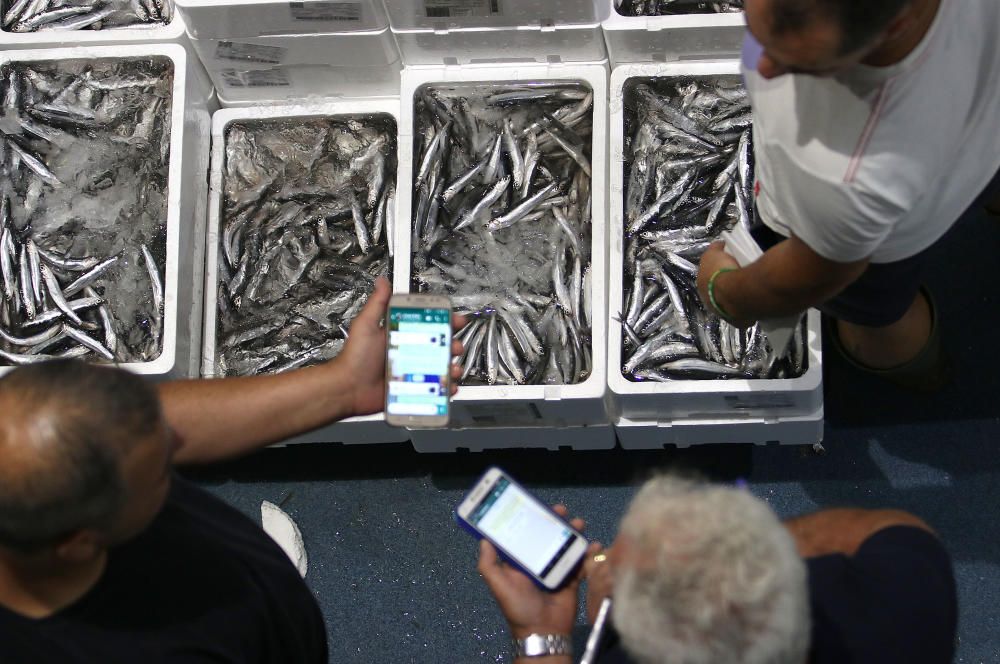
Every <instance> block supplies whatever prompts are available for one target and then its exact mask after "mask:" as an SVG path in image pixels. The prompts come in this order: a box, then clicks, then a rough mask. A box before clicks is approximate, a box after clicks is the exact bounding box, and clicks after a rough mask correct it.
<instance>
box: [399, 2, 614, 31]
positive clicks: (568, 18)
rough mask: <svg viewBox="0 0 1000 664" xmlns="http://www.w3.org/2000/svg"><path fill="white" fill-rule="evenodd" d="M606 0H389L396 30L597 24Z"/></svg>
mask: <svg viewBox="0 0 1000 664" xmlns="http://www.w3.org/2000/svg"><path fill="white" fill-rule="evenodd" d="M603 4H604V0H561V1H560V2H552V1H551V0H390V1H389V2H386V9H387V10H388V12H389V22H390V24H391V25H392V27H393V28H394V29H397V30H423V31H433V30H437V31H447V30H456V29H477V30H484V29H500V28H504V29H516V28H522V27H525V26H535V27H539V26H580V25H595V24H597V23H599V22H600V20H601V18H602V17H601V12H602V10H603V7H602V6H603Z"/></svg>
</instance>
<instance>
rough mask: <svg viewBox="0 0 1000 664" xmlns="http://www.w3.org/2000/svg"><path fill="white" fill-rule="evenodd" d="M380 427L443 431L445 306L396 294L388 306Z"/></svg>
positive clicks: (432, 298) (447, 360) (447, 364)
mask: <svg viewBox="0 0 1000 664" xmlns="http://www.w3.org/2000/svg"><path fill="white" fill-rule="evenodd" d="M386 320H387V324H386V334H387V335H388V343H387V344H386V353H387V356H386V363H385V367H386V377H385V383H386V400H385V421H386V423H388V424H390V425H393V426H402V427H410V428H432V427H444V426H447V425H448V420H449V418H450V406H451V378H450V372H451V301H450V300H449V299H448V298H447V297H445V296H442V295H421V294H410V293H400V294H395V295H393V296H392V298H391V299H390V300H389V311H388V315H387V318H386Z"/></svg>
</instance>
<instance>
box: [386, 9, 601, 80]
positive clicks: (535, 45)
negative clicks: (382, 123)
mask: <svg viewBox="0 0 1000 664" xmlns="http://www.w3.org/2000/svg"><path fill="white" fill-rule="evenodd" d="M557 4H560V3H552V5H553V6H555V5H557ZM392 33H393V35H394V36H395V38H396V43H397V44H399V52H400V55H401V57H402V60H403V64H404V65H406V66H418V67H423V66H442V65H444V66H455V65H462V66H468V65H477V66H478V65H488V64H498V63H547V62H549V63H560V62H562V63H585V62H586V63H590V62H602V61H604V60H606V59H607V57H608V56H607V48H606V47H605V45H604V35H603V34H602V33H601V24H600V23H598V22H594V23H591V24H589V25H544V26H539V25H524V26H520V27H515V28H422V27H418V28H413V27H395V26H393V28H392Z"/></svg>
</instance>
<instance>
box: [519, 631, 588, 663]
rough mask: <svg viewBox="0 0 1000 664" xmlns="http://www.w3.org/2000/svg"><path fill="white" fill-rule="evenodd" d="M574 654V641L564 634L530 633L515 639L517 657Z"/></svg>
mask: <svg viewBox="0 0 1000 664" xmlns="http://www.w3.org/2000/svg"><path fill="white" fill-rule="evenodd" d="M572 654H573V642H572V641H570V638H569V637H568V636H563V635H562V634H529V635H528V636H526V637H525V638H523V639H514V658H515V659H517V658H519V657H547V656H549V655H572Z"/></svg>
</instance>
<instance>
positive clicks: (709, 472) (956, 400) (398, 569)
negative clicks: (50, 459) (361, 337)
mask: <svg viewBox="0 0 1000 664" xmlns="http://www.w3.org/2000/svg"><path fill="white" fill-rule="evenodd" d="M998 257H1000V219H996V218H990V217H988V216H987V215H985V214H984V213H982V212H981V211H980V210H979V209H978V208H975V209H974V210H973V211H971V212H970V213H969V214H967V215H966V216H965V217H964V218H963V219H962V221H961V222H959V224H958V225H957V227H956V229H955V230H954V231H953V232H952V233H951V234H950V235H949V236H948V237H947V238H946V239H945V240H944V242H942V243H941V244H940V245H939V247H937V248H936V249H935V250H934V258H933V265H932V266H931V268H930V269H929V273H928V275H927V283H928V284H929V285H930V287H931V290H932V291H933V292H934V294H935V296H936V298H937V301H938V306H939V309H940V313H941V320H942V331H943V335H944V340H945V344H946V346H947V347H948V349H949V351H950V354H951V356H952V359H953V361H954V367H955V374H956V378H955V380H954V382H953V384H951V385H950V386H949V387H947V388H946V389H945V390H943V391H942V392H941V393H939V394H936V395H934V396H926V397H917V396H913V395H911V394H907V393H903V392H900V391H899V390H897V389H895V388H893V387H891V386H888V385H886V384H884V383H881V382H879V381H878V380H876V379H873V378H870V377H867V376H864V375H861V374H859V373H857V372H855V371H854V370H853V369H851V368H850V367H848V366H847V365H846V364H844V362H843V361H842V360H841V359H840V358H838V357H837V356H836V355H834V354H833V353H832V352H830V351H831V349H830V348H829V347H827V348H826V349H825V350H826V351H827V352H826V353H825V356H824V359H825V378H826V406H827V411H826V412H827V424H826V439H825V442H824V446H825V449H826V453H825V454H822V455H820V454H816V453H814V452H813V451H812V450H811V449H809V448H799V447H778V446H769V447H752V446H718V445H713V446H704V447H695V448H690V449H687V450H664V451H662V452H642V453H635V452H632V453H629V452H624V451H621V450H615V451H609V452H590V453H570V452H535V451H504V452H497V453H483V454H454V455H432V456H428V455H418V454H416V453H415V452H413V450H412V449H411V448H409V446H407V445H383V446H361V447H343V446H339V445H308V446H298V447H290V448H285V449H272V450H267V451H265V452H262V453H260V454H257V455H255V456H253V457H250V458H247V459H244V460H241V461H239V462H235V463H231V464H227V465H223V466H216V467H213V468H206V469H199V470H197V471H196V472H192V471H188V474H189V475H190V476H192V477H193V478H194V479H196V480H197V481H198V482H199V483H201V484H202V485H203V486H205V487H206V488H208V489H209V490H211V491H212V492H213V493H215V494H216V495H218V496H219V497H221V498H223V499H225V500H226V501H228V502H230V503H231V504H233V505H235V506H236V507H237V508H239V509H241V510H243V511H244V512H246V513H248V514H251V515H253V516H254V517H255V518H257V519H258V520H259V518H260V517H259V513H260V512H259V510H260V502H261V501H262V500H270V501H272V502H275V503H281V504H283V507H284V509H286V510H287V511H288V512H289V513H290V514H291V515H292V516H293V518H295V520H296V521H297V522H298V524H299V526H300V528H301V529H302V532H303V534H304V537H305V542H306V547H307V549H308V553H309V558H310V569H309V575H308V577H307V581H308V582H309V584H310V586H311V587H312V588H313V589H314V591H315V593H316V595H317V597H318V598H319V601H320V603H321V605H322V607H323V611H324V613H325V615H326V621H327V626H328V630H329V637H330V639H329V640H330V652H331V661H332V662H366V663H367V662H386V663H395V662H446V663H452V662H455V663H459V662H481V661H495V662H509V661H511V657H510V655H509V648H508V640H507V635H506V631H505V629H504V624H503V621H502V618H501V616H500V614H499V612H498V610H497V609H496V607H495V606H494V604H493V602H492V600H491V599H490V597H489V595H488V593H487V592H486V589H485V587H484V586H483V584H482V582H481V580H480V579H479V577H478V575H477V573H476V570H475V565H476V560H475V556H476V550H477V549H476V544H475V542H474V541H473V540H472V538H471V537H469V536H468V535H467V534H465V533H464V532H463V531H461V530H460V529H459V528H458V527H457V526H456V525H455V523H454V520H453V517H452V510H453V509H454V507H455V505H456V504H457V503H458V501H459V500H460V498H461V496H462V495H463V493H464V491H465V490H466V489H467V488H468V487H469V485H471V483H472V482H473V481H474V480H475V478H476V477H477V476H478V475H479V473H480V472H481V471H482V470H483V469H484V468H485V467H487V466H488V465H491V464H494V463H497V464H500V465H502V466H503V467H505V468H507V469H508V470H509V471H510V472H511V473H512V474H514V475H515V476H516V477H519V478H520V479H521V480H522V481H523V482H524V483H525V484H526V485H528V486H529V487H530V488H532V489H533V490H535V491H536V492H537V493H538V494H539V495H540V496H541V497H542V498H544V499H545V500H548V501H552V502H556V501H558V502H563V503H565V504H566V505H568V506H569V507H570V509H571V511H572V512H573V513H574V514H577V515H580V516H582V517H584V518H586V519H587V520H588V523H589V526H588V533H589V534H590V536H591V537H594V538H597V539H599V540H601V541H603V542H606V543H607V542H609V541H610V540H611V539H612V538H613V536H614V533H615V528H616V524H617V521H618V519H619V518H620V516H621V515H622V513H623V511H624V509H625V507H626V505H627V503H628V501H629V499H630V498H631V496H632V494H633V492H634V489H635V487H636V485H637V484H638V483H640V482H641V481H642V479H643V478H644V477H646V476H648V475H649V474H650V473H651V472H655V471H657V470H661V469H668V468H673V469H680V470H683V471H685V472H689V471H690V472H697V473H700V474H702V475H705V476H707V477H710V478H714V479H718V480H723V481H731V480H734V479H736V478H740V477H742V478H745V479H747V480H748V481H749V483H750V486H751V489H752V490H753V491H754V493H756V494H757V495H759V496H761V497H762V498H764V499H766V500H767V501H768V502H769V503H770V504H771V505H772V506H773V508H774V509H775V510H776V511H777V512H778V514H779V515H781V516H791V515H795V514H800V513H803V512H808V511H811V510H816V509H819V508H823V507H833V506H860V507H896V508H902V509H906V510H910V511H912V512H914V513H916V514H918V515H920V516H922V517H923V518H925V519H926V520H927V521H928V522H929V523H930V524H931V525H932V526H933V527H934V528H936V529H937V530H938V532H939V533H940V534H941V536H942V537H943V539H944V541H945V542H946V544H947V546H948V548H949V550H950V551H951V553H952V556H953V559H954V564H955V571H956V575H957V578H958V588H959V600H960V611H961V613H960V625H959V634H960V641H959V647H958V656H957V657H956V660H955V661H956V662H961V663H970V664H971V663H980V662H983V663H986V662H1000V617H998V615H1000V611H998V609H997V607H998V606H1000V534H998V524H1000V454H998V448H1000V398H998V397H1000V359H998V357H1000V352H998V349H1000V341H998V340H1000V334H998V331H1000V307H998V304H1000V296H998V294H997V284H998V283H1000V280H998V279H997V274H998V270H997V265H998ZM581 630H582V628H581ZM581 630H578V631H581ZM582 633H583V634H585V632H582ZM577 636H579V634H578V635H577Z"/></svg>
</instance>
